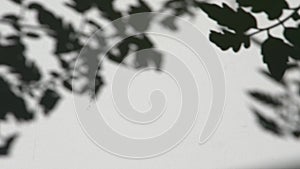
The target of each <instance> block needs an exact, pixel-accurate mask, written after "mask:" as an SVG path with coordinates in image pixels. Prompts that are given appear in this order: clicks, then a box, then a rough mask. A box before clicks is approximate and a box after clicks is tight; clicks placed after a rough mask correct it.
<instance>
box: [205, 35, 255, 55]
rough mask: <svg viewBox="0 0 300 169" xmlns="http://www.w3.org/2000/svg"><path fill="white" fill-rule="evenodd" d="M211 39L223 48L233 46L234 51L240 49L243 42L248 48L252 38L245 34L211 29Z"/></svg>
mask: <svg viewBox="0 0 300 169" xmlns="http://www.w3.org/2000/svg"><path fill="white" fill-rule="evenodd" d="M209 40H210V41H211V42H213V43H215V44H216V45H217V46H218V47H219V48H221V49H222V50H227V49H229V48H232V49H233V51H234V52H237V51H239V50H240V48H241V46H242V44H244V47H246V48H248V47H249V46H250V38H249V37H248V36H245V35H243V34H235V33H231V32H229V31H226V30H224V31H223V33H219V32H215V31H211V33H210V35H209Z"/></svg>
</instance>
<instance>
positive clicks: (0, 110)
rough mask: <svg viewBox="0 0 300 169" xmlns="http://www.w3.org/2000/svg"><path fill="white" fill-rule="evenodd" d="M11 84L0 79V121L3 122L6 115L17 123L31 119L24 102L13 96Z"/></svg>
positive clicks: (31, 114) (31, 116)
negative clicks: (9, 115)
mask: <svg viewBox="0 0 300 169" xmlns="http://www.w3.org/2000/svg"><path fill="white" fill-rule="evenodd" d="M11 86H12V85H11V84H9V83H8V82H7V81H5V80H4V79H3V78H2V77H0V100H1V106H0V120H5V119H6V116H7V115H8V114H11V115H13V116H14V117H15V118H16V120H18V121H29V120H32V119H33V113H32V112H31V111H29V110H28V108H27V106H26V103H25V100H24V99H23V98H22V97H20V96H18V95H17V94H15V93H14V92H13V90H12V89H11Z"/></svg>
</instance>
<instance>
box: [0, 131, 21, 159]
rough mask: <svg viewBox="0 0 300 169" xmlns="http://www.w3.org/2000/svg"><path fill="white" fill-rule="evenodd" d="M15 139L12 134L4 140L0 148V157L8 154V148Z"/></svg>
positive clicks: (15, 136) (15, 135)
mask: <svg viewBox="0 0 300 169" xmlns="http://www.w3.org/2000/svg"><path fill="white" fill-rule="evenodd" d="M17 137H18V135H17V134H14V135H12V136H9V137H8V138H6V139H5V141H4V144H3V145H1V146H0V156H4V155H5V156H6V155H8V154H9V153H10V148H11V146H12V144H13V143H14V142H15V140H16V138H17Z"/></svg>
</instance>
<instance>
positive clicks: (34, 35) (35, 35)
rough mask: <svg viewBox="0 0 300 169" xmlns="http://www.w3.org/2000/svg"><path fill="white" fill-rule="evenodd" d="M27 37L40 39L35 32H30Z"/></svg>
mask: <svg viewBox="0 0 300 169" xmlns="http://www.w3.org/2000/svg"><path fill="white" fill-rule="evenodd" d="M26 36H27V37H30V38H34V39H37V38H39V37H40V36H39V35H38V34H36V33H33V32H28V33H26Z"/></svg>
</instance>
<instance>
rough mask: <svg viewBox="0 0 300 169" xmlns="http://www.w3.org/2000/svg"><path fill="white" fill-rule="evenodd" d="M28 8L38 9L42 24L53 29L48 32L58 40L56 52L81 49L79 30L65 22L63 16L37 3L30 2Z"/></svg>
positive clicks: (61, 52)
mask: <svg viewBox="0 0 300 169" xmlns="http://www.w3.org/2000/svg"><path fill="white" fill-rule="evenodd" d="M28 8H29V9H33V10H36V11H37V12H38V21H39V22H40V24H41V25H44V26H47V27H48V28H49V29H50V30H51V31H49V32H47V33H48V35H49V36H52V37H53V38H54V39H55V41H56V50H55V52H54V53H55V54H57V55H58V54H64V53H69V52H74V51H78V50H80V49H81V47H82V44H81V43H80V41H79V38H78V36H77V32H76V31H75V28H74V27H73V26H72V25H71V24H70V23H64V22H63V20H62V18H60V17H57V16H55V15H54V14H53V13H52V12H50V11H49V10H47V9H45V8H44V7H43V6H41V5H39V4H37V3H32V4H30V5H29V7H28Z"/></svg>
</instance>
